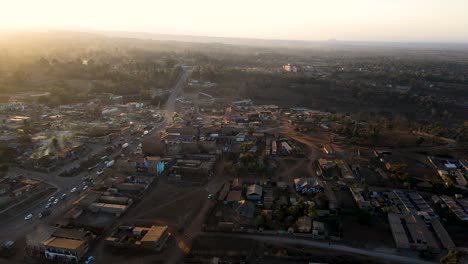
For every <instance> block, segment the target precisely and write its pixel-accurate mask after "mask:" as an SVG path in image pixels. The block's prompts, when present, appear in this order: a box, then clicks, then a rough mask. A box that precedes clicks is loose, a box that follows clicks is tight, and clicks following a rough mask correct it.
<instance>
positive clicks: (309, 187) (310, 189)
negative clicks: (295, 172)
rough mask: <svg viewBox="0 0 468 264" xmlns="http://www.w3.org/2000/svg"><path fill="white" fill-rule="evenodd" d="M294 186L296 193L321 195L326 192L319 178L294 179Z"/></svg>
mask: <svg viewBox="0 0 468 264" xmlns="http://www.w3.org/2000/svg"><path fill="white" fill-rule="evenodd" d="M294 186H295V189H296V192H298V193H302V194H307V193H319V192H323V191H324V188H323V184H322V183H321V181H320V180H319V179H318V178H317V177H313V178H296V179H294Z"/></svg>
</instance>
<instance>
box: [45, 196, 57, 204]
mask: <svg viewBox="0 0 468 264" xmlns="http://www.w3.org/2000/svg"><path fill="white" fill-rule="evenodd" d="M54 199H55V197H53V196H52V197H50V198H49V200H47V201H48V202H49V203H51V202H52V201H53V200H54Z"/></svg>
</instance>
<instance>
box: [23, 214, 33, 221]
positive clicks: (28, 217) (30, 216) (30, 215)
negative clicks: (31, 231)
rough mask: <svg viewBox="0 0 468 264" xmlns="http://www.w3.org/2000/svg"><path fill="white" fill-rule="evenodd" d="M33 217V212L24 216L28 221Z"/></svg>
mask: <svg viewBox="0 0 468 264" xmlns="http://www.w3.org/2000/svg"><path fill="white" fill-rule="evenodd" d="M31 218H33V214H28V215H27V216H25V217H24V220H25V221H27V220H29V219H31Z"/></svg>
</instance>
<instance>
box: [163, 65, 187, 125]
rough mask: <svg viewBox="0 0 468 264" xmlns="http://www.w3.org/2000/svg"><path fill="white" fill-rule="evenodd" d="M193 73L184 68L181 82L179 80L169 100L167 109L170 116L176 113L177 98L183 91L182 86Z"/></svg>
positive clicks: (180, 78)
mask: <svg viewBox="0 0 468 264" xmlns="http://www.w3.org/2000/svg"><path fill="white" fill-rule="evenodd" d="M191 73H192V69H188V68H184V69H183V72H182V73H181V75H180V77H179V80H177V82H176V84H175V85H174V88H172V92H171V94H170V95H169V98H168V99H167V102H166V107H165V108H166V110H167V113H168V114H169V115H172V113H173V112H174V111H175V101H176V99H177V96H178V95H179V94H180V92H181V91H182V86H183V85H184V84H185V82H186V81H187V78H188V77H189V76H190V74H191ZM171 117H172V116H171Z"/></svg>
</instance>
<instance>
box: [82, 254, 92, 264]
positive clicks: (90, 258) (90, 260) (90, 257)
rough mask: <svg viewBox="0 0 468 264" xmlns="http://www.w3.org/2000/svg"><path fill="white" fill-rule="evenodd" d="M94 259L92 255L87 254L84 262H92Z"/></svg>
mask: <svg viewBox="0 0 468 264" xmlns="http://www.w3.org/2000/svg"><path fill="white" fill-rule="evenodd" d="M93 261H94V257H93V256H89V257H88V258H87V259H86V261H85V262H84V263H85V264H89V263H92V262H93Z"/></svg>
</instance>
